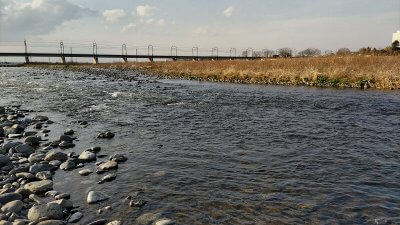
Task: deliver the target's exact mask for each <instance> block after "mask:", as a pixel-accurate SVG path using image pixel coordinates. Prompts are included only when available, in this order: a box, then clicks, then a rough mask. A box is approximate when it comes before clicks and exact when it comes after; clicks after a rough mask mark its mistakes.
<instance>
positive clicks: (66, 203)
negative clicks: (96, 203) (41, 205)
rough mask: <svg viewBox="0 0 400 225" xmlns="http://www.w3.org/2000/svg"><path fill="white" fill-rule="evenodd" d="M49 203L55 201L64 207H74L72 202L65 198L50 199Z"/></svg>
mask: <svg viewBox="0 0 400 225" xmlns="http://www.w3.org/2000/svg"><path fill="white" fill-rule="evenodd" d="M51 203H56V204H58V205H60V206H61V207H63V208H65V209H71V208H73V207H74V204H73V203H72V201H70V200H67V199H60V200H56V201H52V202H51Z"/></svg>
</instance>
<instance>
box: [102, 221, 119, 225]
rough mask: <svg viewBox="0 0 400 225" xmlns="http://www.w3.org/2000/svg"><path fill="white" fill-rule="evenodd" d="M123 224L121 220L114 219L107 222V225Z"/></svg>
mask: <svg viewBox="0 0 400 225" xmlns="http://www.w3.org/2000/svg"><path fill="white" fill-rule="evenodd" d="M121 224H122V223H121V221H118V220H114V221H111V222H109V223H107V224H106V225H121Z"/></svg>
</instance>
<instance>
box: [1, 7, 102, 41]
mask: <svg viewBox="0 0 400 225" xmlns="http://www.w3.org/2000/svg"><path fill="white" fill-rule="evenodd" d="M95 15H97V12H96V11H93V10H91V9H88V8H83V7H81V6H78V5H75V4H72V3H70V2H68V1H67V0H31V1H28V2H19V1H15V0H0V33H1V34H2V35H1V38H2V39H7V40H18V39H23V38H24V37H26V36H29V35H35V34H46V33H49V32H50V31H53V30H54V29H55V28H56V27H57V26H59V25H62V24H63V23H64V22H67V21H71V20H77V19H81V18H83V17H86V16H95Z"/></svg>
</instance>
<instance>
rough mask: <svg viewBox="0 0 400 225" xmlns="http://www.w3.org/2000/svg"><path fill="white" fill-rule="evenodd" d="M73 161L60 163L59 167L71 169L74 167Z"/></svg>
mask: <svg viewBox="0 0 400 225" xmlns="http://www.w3.org/2000/svg"><path fill="white" fill-rule="evenodd" d="M75 166H76V165H75V163H74V161H72V160H67V161H66V162H63V163H61V165H60V169H62V170H73V169H75Z"/></svg>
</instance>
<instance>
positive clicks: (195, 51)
mask: <svg viewBox="0 0 400 225" xmlns="http://www.w3.org/2000/svg"><path fill="white" fill-rule="evenodd" d="M23 46H24V52H0V57H23V58H24V59H25V63H30V58H31V57H40V58H59V59H61V63H66V62H67V61H66V58H92V59H93V63H94V64H97V63H99V59H100V58H106V59H122V60H123V61H124V62H128V59H148V60H149V61H151V62H153V61H154V60H155V59H169V60H173V61H176V60H192V61H200V60H260V59H264V58H265V57H262V56H255V55H254V51H253V49H252V48H248V49H246V51H245V53H246V54H245V55H241V56H238V55H237V54H236V48H230V49H229V55H219V50H218V47H213V48H211V49H210V51H209V54H208V55H207V54H205V55H199V48H198V47H192V49H191V54H190V55H184V54H181V55H179V54H178V47H176V46H171V47H170V49H169V51H170V54H158V55H156V54H154V46H153V45H148V46H147V49H146V50H147V52H146V53H145V54H138V49H137V48H136V53H135V54H128V51H127V45H126V44H122V45H121V47H120V53H117V54H106V53H101V54H98V45H97V43H96V42H93V43H92V46H91V53H72V48H71V52H70V53H65V46H64V43H63V41H61V42H60V43H59V49H58V52H57V53H54V52H53V53H52V52H30V51H28V47H29V46H28V44H27V41H24V45H23ZM0 47H1V45H0ZM114 50H115V49H114ZM142 50H143V49H142ZM263 51H264V50H263Z"/></svg>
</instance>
